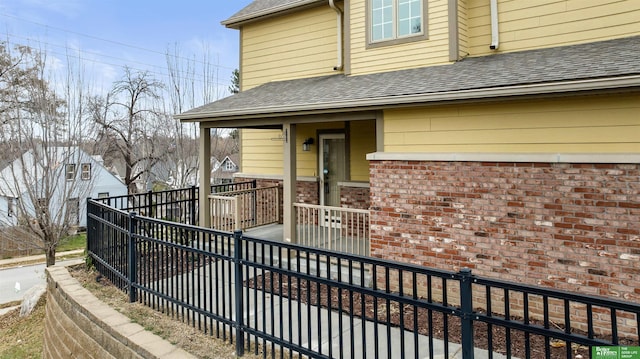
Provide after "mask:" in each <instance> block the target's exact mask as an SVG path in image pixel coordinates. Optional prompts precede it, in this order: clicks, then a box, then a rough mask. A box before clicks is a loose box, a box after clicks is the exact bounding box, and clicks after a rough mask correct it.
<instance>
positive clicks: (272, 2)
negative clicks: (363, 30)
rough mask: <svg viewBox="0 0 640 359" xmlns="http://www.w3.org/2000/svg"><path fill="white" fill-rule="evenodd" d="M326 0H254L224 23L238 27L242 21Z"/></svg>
mask: <svg viewBox="0 0 640 359" xmlns="http://www.w3.org/2000/svg"><path fill="white" fill-rule="evenodd" d="M326 2H327V1H326V0H254V1H253V2H252V3H251V4H249V5H247V6H245V7H244V8H243V9H242V10H240V11H238V12H237V13H235V14H234V15H232V16H231V17H230V18H228V19H227V20H224V21H222V24H223V25H225V26H227V27H236V26H238V25H240V24H241V23H245V22H248V21H251V20H256V19H263V18H265V17H268V16H271V15H275V14H281V13H286V12H288V11H290V10H293V9H297V8H300V7H304V6H310V5H316V4H322V3H326Z"/></svg>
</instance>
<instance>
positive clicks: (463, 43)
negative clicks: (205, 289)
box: [457, 0, 469, 58]
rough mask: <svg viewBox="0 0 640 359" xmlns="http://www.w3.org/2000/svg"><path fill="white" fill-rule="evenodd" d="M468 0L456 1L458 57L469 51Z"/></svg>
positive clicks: (462, 56)
mask: <svg viewBox="0 0 640 359" xmlns="http://www.w3.org/2000/svg"><path fill="white" fill-rule="evenodd" d="M467 2H468V0H459V1H457V3H458V57H459V58H464V57H465V56H467V54H468V53H469V14H468V7H467Z"/></svg>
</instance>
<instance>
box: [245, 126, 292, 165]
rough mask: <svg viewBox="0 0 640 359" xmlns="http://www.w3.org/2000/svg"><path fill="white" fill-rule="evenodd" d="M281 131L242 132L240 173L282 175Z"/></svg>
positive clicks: (249, 130)
mask: <svg viewBox="0 0 640 359" xmlns="http://www.w3.org/2000/svg"><path fill="white" fill-rule="evenodd" d="M281 136H282V131H281V130H251V129H243V130H242V137H241V138H242V172H243V173H250V174H263V175H282V163H283V162H282V161H283V156H282V155H283V144H282V140H280V139H279V138H280V137H281Z"/></svg>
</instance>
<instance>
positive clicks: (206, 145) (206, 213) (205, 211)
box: [198, 124, 211, 228]
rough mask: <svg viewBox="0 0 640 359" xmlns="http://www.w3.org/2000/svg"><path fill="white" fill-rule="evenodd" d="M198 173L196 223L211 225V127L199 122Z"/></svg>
mask: <svg viewBox="0 0 640 359" xmlns="http://www.w3.org/2000/svg"><path fill="white" fill-rule="evenodd" d="M198 145H199V146H198V174H199V178H200V179H199V183H198V185H199V186H200V189H199V193H198V208H199V211H198V216H199V217H198V220H199V222H198V224H199V225H200V227H205V228H210V227H211V207H210V206H209V195H210V194H211V129H210V128H205V127H203V126H202V124H200V140H199V144H198Z"/></svg>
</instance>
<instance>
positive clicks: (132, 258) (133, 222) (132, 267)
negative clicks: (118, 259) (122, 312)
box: [127, 212, 138, 303]
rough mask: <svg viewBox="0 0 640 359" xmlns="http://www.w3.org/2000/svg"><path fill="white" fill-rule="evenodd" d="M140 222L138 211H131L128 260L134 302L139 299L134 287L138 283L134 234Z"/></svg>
mask: <svg viewBox="0 0 640 359" xmlns="http://www.w3.org/2000/svg"><path fill="white" fill-rule="evenodd" d="M137 224H138V220H137V219H136V212H131V213H129V233H128V238H127V239H128V241H127V247H128V248H127V260H128V266H127V267H128V268H129V273H128V280H129V303H133V302H135V301H136V300H137V295H136V294H137V293H136V290H135V288H134V284H135V283H136V275H137V272H138V270H137V268H136V263H137V261H136V256H137V253H136V240H135V238H134V234H135V233H136V227H137Z"/></svg>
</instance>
